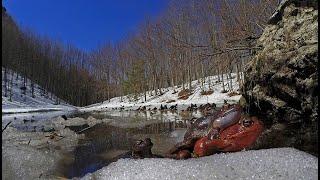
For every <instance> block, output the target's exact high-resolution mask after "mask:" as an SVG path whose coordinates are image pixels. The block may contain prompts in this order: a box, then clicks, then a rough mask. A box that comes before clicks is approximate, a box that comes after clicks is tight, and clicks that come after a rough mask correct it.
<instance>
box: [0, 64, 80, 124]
mask: <svg viewBox="0 0 320 180" xmlns="http://www.w3.org/2000/svg"><path fill="white" fill-rule="evenodd" d="M4 77H5V76H4V69H3V68H2V120H11V119H16V120H18V119H25V118H30V117H32V118H33V119H43V118H46V117H51V116H57V115H60V114H65V113H66V112H69V111H74V110H76V107H74V106H72V105H69V104H67V103H65V102H64V101H62V100H61V99H59V102H60V104H57V103H56V102H57V97H56V96H54V95H53V94H52V93H50V92H47V93H43V91H42V90H41V89H42V88H41V87H40V86H39V85H38V84H34V97H32V92H31V81H30V80H29V79H27V85H26V90H25V94H24V93H23V91H24V90H23V88H22V87H23V78H22V76H21V75H19V74H17V73H15V72H13V71H10V70H8V74H7V79H8V81H10V82H11V79H12V80H13V83H12V96H11V100H10V89H11V85H10V84H11V83H9V84H7V87H8V90H7V97H5V79H4ZM49 112H52V113H49Z"/></svg>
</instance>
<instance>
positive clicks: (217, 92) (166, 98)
mask: <svg viewBox="0 0 320 180" xmlns="http://www.w3.org/2000/svg"><path fill="white" fill-rule="evenodd" d="M231 77H232V90H231V89H229V88H228V85H227V83H228V80H227V79H224V84H225V89H226V90H230V91H229V92H222V90H223V87H222V82H218V77H217V76H209V77H206V78H205V82H204V83H203V86H201V84H202V83H201V81H199V80H195V81H192V83H191V86H192V89H191V92H190V93H189V96H188V95H186V96H185V98H181V96H179V92H181V91H182V90H183V88H182V86H181V85H180V86H175V87H168V88H162V92H163V94H162V95H154V94H155V93H154V91H153V92H152V93H153V95H150V94H151V92H150V91H149V92H147V96H146V101H144V100H145V99H144V95H143V94H141V95H140V96H139V98H138V99H137V100H134V98H132V95H127V96H123V97H122V98H121V97H115V98H112V99H110V101H104V102H102V103H98V104H93V105H90V106H86V107H83V108H80V110H82V111H93V110H95V111H103V110H106V109H108V108H109V109H110V108H124V109H127V110H135V109H137V108H139V107H140V106H141V107H142V106H146V108H147V109H148V108H150V109H153V108H155V107H156V108H157V109H159V107H160V106H161V105H162V106H164V105H167V107H168V108H169V107H170V106H171V105H176V104H177V105H178V109H181V108H182V109H184V108H186V106H189V105H190V104H191V103H192V104H197V105H200V104H206V103H215V104H218V105H219V104H222V103H223V102H224V100H227V101H229V102H238V101H239V99H240V97H241V95H234V96H231V97H230V96H229V94H230V92H232V91H233V92H235V93H238V90H239V83H238V82H237V79H236V74H232V75H231ZM209 79H210V81H209ZM229 81H230V80H229ZM209 82H211V86H212V87H211V89H212V90H213V93H212V94H208V95H202V94H201V92H202V90H204V91H208V90H209ZM186 86H187V85H186ZM179 107H180V108H179Z"/></svg>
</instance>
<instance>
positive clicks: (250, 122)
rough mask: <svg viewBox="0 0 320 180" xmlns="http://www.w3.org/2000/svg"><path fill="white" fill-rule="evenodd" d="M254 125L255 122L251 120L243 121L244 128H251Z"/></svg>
mask: <svg viewBox="0 0 320 180" xmlns="http://www.w3.org/2000/svg"><path fill="white" fill-rule="evenodd" d="M252 124H253V121H252V120H251V119H244V120H243V121H242V125H243V126H244V127H249V126H251V125H252Z"/></svg>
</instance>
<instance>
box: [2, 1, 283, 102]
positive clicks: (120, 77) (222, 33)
mask: <svg viewBox="0 0 320 180" xmlns="http://www.w3.org/2000/svg"><path fill="white" fill-rule="evenodd" d="M277 3H278V1H276V0H237V1H233V0H231V1H228V0H173V1H171V2H170V4H169V7H168V8H167V10H166V11H165V12H163V15H162V16H160V17H158V18H157V19H150V18H146V20H145V21H144V22H143V23H142V24H141V25H140V27H139V30H138V31H137V32H134V33H133V34H130V35H128V36H127V37H126V38H125V39H124V40H122V41H121V42H118V43H117V44H111V43H105V45H104V46H102V47H100V48H98V49H96V50H95V51H92V52H90V53H84V52H82V51H80V50H78V49H77V48H74V47H72V46H66V45H62V44H61V43H58V42H55V41H52V40H50V39H48V38H44V37H39V36H37V35H36V34H34V33H32V32H31V31H27V30H24V31H21V30H19V27H17V25H15V24H14V23H13V21H10V20H8V19H10V17H9V16H8V15H5V18H4V14H3V13H2V17H3V19H4V20H3V22H2V31H3V40H2V53H3V54H2V59H3V64H2V67H4V68H5V69H6V68H10V69H13V70H15V71H18V72H19V73H22V74H23V75H25V76H26V77H28V78H30V79H32V80H34V82H36V83H38V84H39V85H41V86H43V87H44V88H45V89H47V90H48V91H51V92H53V93H54V94H56V95H57V96H58V97H60V98H62V99H64V100H66V101H67V102H70V103H71V104H74V105H78V106H83V105H88V104H91V103H95V102H99V101H103V100H109V99H110V98H112V97H115V96H123V95H126V94H133V95H134V97H135V98H145V97H146V93H147V91H149V93H150V95H159V94H162V93H163V89H162V88H165V87H169V86H177V85H182V87H183V88H184V89H192V88H193V87H192V86H191V81H193V80H196V79H198V80H199V81H202V82H203V81H204V77H206V76H210V75H218V76H219V79H220V80H223V79H225V78H227V79H229V78H230V74H231V73H237V79H236V81H239V82H240V83H241V82H242V77H241V76H242V75H241V73H240V72H242V70H243V68H244V63H245V61H246V59H248V58H249V57H250V56H252V55H253V54H254V52H255V51H256V50H257V49H259V48H258V47H256V46H255V43H254V42H255V40H256V39H257V38H258V37H259V36H260V35H261V33H262V31H263V28H264V27H265V25H266V23H267V19H268V18H269V17H270V16H271V14H272V12H273V10H274V9H275V7H276V6H277ZM8 82H9V81H8ZM209 83H212V84H214V83H216V82H209ZM223 86H224V90H225V91H231V90H233V87H232V79H230V82H229V83H228V84H223Z"/></svg>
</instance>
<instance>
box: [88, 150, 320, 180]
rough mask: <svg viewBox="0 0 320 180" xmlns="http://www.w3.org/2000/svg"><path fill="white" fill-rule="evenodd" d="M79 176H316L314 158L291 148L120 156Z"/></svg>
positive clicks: (131, 179)
mask: <svg viewBox="0 0 320 180" xmlns="http://www.w3.org/2000/svg"><path fill="white" fill-rule="evenodd" d="M82 179H109V180H111V179H122V180H125V179H128V180H129V179H130V180H133V179H139V180H142V179H159V180H160V179H174V180H178V179H181V180H184V179H210V180H213V179H254V180H256V179H292V180H294V179H310V180H311V179H318V158H317V157H315V156H312V155H310V154H308V153H305V152H302V151H299V150H296V149H293V148H276V149H262V150H251V151H242V152H236V153H222V154H215V155H212V156H207V157H202V158H196V159H188V160H172V159H142V160H134V159H120V160H118V161H117V162H115V163H112V164H110V165H109V166H107V167H104V168H103V169H101V170H98V171H96V172H95V173H93V174H87V175H86V176H85V177H84V178H82Z"/></svg>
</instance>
